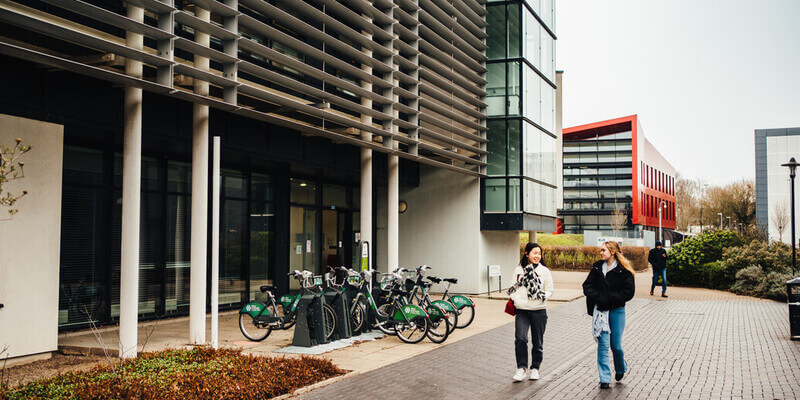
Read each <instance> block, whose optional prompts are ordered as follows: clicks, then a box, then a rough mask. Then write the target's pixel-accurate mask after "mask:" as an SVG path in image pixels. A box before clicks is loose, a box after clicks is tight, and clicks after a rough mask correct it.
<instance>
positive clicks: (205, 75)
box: [175, 63, 239, 87]
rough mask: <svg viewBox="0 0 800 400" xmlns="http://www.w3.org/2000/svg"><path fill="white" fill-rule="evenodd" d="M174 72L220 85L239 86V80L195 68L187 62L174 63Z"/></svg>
mask: <svg viewBox="0 0 800 400" xmlns="http://www.w3.org/2000/svg"><path fill="white" fill-rule="evenodd" d="M175 73H178V74H183V75H187V76H191V77H192V78H196V79H200V80H202V81H206V82H209V83H213V84H215V85H217V86H221V87H235V86H239V82H236V81H234V80H232V79H228V78H225V77H223V76H221V75H217V74H214V73H211V72H208V71H203V70H202V69H199V68H195V67H193V66H190V65H187V64H181V63H178V64H175Z"/></svg>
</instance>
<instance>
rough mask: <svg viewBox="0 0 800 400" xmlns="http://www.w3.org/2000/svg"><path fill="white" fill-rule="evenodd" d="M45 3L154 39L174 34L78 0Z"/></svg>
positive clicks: (166, 37) (168, 37) (170, 36)
mask: <svg viewBox="0 0 800 400" xmlns="http://www.w3.org/2000/svg"><path fill="white" fill-rule="evenodd" d="M43 1H44V2H46V3H49V4H52V5H54V6H57V7H60V8H63V9H65V10H69V11H72V12H74V13H77V14H80V15H83V16H84V17H89V18H92V19H95V20H97V21H100V22H103V23H106V24H109V25H113V26H116V27H118V28H122V29H124V30H126V31H129V32H135V33H140V34H142V35H144V36H146V37H149V38H151V39H155V40H164V39H171V38H173V37H175V35H173V34H171V33H169V32H165V31H162V30H161V29H158V28H154V27H152V26H150V25H147V24H144V23H142V22H139V21H135V20H132V19H130V18H128V17H127V16H125V15H121V14H117V13H115V12H113V11H109V10H106V9H105V8H100V7H97V6H95V5H93V4H89V3H86V2H83V1H80V0H43Z"/></svg>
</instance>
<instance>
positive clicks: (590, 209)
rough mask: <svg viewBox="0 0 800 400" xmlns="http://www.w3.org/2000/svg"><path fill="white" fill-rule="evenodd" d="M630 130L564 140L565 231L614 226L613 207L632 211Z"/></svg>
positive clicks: (573, 231)
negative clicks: (612, 223)
mask: <svg viewBox="0 0 800 400" xmlns="http://www.w3.org/2000/svg"><path fill="white" fill-rule="evenodd" d="M631 154H632V145H631V131H627V132H620V133H615V134H611V135H603V136H595V137H590V138H586V139H582V140H572V141H569V140H564V145H563V159H564V209H563V211H562V214H563V216H564V232H565V233H582V232H583V230H585V229H589V230H613V228H612V226H611V220H612V213H613V212H614V210H625V212H626V213H627V215H628V223H627V224H628V225H630V218H631V216H632V215H633V213H632V210H633V168H632V166H631V157H632V156H631Z"/></svg>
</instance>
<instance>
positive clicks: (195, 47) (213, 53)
mask: <svg viewBox="0 0 800 400" xmlns="http://www.w3.org/2000/svg"><path fill="white" fill-rule="evenodd" d="M175 48H176V49H181V50H186V51H188V52H190V53H192V54H194V55H195V56H200V57H206V58H209V59H212V60H214V61H219V62H221V63H237V62H239V59H238V58H236V57H233V56H229V55H227V54H225V53H223V52H221V51H217V50H214V49H212V48H210V47H206V46H203V45H201V44H199V43H197V42H193V41H191V40H189V39H186V38H184V37H180V36H178V37H176V38H175Z"/></svg>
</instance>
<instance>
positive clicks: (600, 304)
mask: <svg viewBox="0 0 800 400" xmlns="http://www.w3.org/2000/svg"><path fill="white" fill-rule="evenodd" d="M635 291H636V284H635V282H634V279H633V274H632V273H631V272H630V271H628V270H627V269H625V267H623V266H622V265H619V263H617V267H616V268H614V269H612V270H610V271H608V272H607V273H606V275H605V276H603V260H600V261H597V262H596V263H594V264H593V265H592V269H591V270H590V271H589V276H588V277H586V280H585V281H584V282H583V294H584V295H586V312H588V313H589V315H592V313H594V306H595V305H597V309H598V310H600V311H607V310H612V309H614V308H619V307H625V303H626V302H628V301H629V300H630V299H632V298H633V294H634V292H635Z"/></svg>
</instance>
